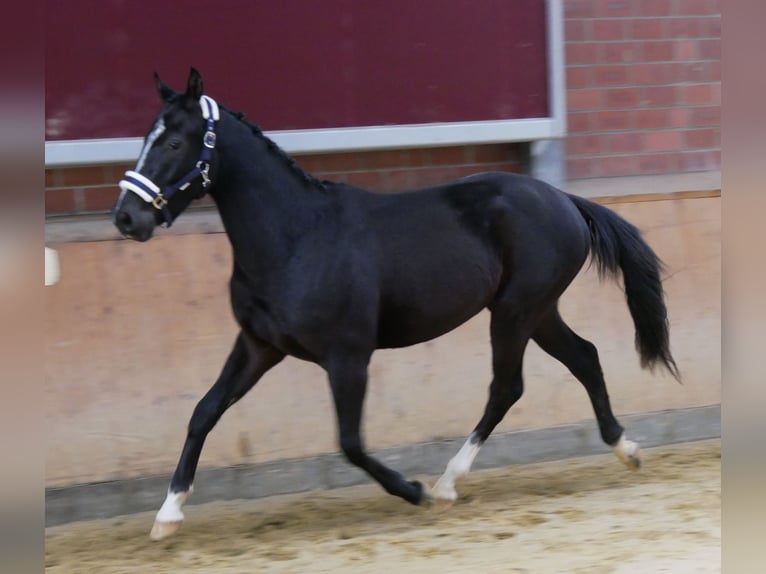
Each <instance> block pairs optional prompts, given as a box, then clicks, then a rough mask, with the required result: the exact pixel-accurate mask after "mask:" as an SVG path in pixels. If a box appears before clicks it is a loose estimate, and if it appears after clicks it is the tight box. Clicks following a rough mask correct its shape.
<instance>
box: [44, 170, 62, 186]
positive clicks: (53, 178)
mask: <svg viewBox="0 0 766 574" xmlns="http://www.w3.org/2000/svg"><path fill="white" fill-rule="evenodd" d="M60 172H61V170H58V169H46V170H45V187H60V186H61V183H60V181H61V176H60V175H59V174H60Z"/></svg>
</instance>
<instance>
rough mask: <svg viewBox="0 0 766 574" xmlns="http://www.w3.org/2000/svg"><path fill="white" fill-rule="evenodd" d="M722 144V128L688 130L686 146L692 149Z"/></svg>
mask: <svg viewBox="0 0 766 574" xmlns="http://www.w3.org/2000/svg"><path fill="white" fill-rule="evenodd" d="M720 145H721V130H720V128H702V129H696V130H689V131H687V132H686V147H687V148H692V149H707V148H714V147H719V146H720Z"/></svg>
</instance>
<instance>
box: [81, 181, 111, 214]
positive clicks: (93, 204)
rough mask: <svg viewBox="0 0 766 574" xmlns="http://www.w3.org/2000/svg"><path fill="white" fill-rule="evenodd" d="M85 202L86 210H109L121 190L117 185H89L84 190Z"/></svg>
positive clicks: (84, 207) (83, 206)
mask: <svg viewBox="0 0 766 574" xmlns="http://www.w3.org/2000/svg"><path fill="white" fill-rule="evenodd" d="M81 193H82V198H83V204H82V209H83V210H85V211H108V210H110V209H111V208H112V207H113V206H114V203H115V201H117V197H118V196H119V195H120V190H119V188H118V187H117V186H116V185H109V186H102V187H89V188H85V189H83V190H82V192H81Z"/></svg>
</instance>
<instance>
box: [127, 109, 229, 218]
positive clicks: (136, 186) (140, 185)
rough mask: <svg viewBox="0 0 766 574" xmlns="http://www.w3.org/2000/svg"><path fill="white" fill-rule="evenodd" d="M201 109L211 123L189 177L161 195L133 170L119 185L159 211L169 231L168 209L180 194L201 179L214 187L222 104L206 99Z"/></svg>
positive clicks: (156, 188) (150, 181)
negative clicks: (217, 125)
mask: <svg viewBox="0 0 766 574" xmlns="http://www.w3.org/2000/svg"><path fill="white" fill-rule="evenodd" d="M199 105H200V107H201V108H202V117H203V118H205V120H206V121H207V125H206V128H205V135H204V137H203V139H202V144H203V145H202V153H201V154H200V158H199V161H198V162H197V163H196V164H195V166H194V168H193V169H192V170H191V171H190V172H189V173H187V174H186V175H185V176H183V177H182V178H181V179H179V180H178V181H176V182H175V183H172V184H170V185H168V186H167V187H166V188H165V189H164V191H160V188H159V186H158V185H157V184H156V183H154V182H153V181H152V180H151V179H149V178H148V177H146V176H144V175H141V174H140V173H138V172H136V171H132V170H129V171H126V172H125V178H124V179H123V180H122V181H120V183H119V186H120V189H121V190H122V191H123V193H124V192H126V191H132V192H133V193H135V194H136V195H138V197H140V198H141V199H143V200H144V201H145V202H147V203H151V204H152V205H153V206H154V207H155V208H156V209H157V210H159V211H160V212H161V213H162V217H163V219H164V222H163V223H162V225H163V226H165V227H170V226H171V224H172V223H173V216H172V215H171V214H170V210H169V209H168V207H167V206H168V201H170V198H171V197H173V195H175V193H176V192H178V191H182V190H184V189H186V188H187V187H189V185H191V183H192V182H193V181H194V180H195V179H196V178H197V177H199V176H201V177H202V188H203V189H207V188H208V187H210V183H211V181H210V160H211V159H212V158H213V150H214V149H215V139H216V137H215V122H217V121H218V120H219V119H220V113H219V111H218V104H216V103H215V100H214V99H213V98H211V97H208V96H202V97H201V98H200V99H199Z"/></svg>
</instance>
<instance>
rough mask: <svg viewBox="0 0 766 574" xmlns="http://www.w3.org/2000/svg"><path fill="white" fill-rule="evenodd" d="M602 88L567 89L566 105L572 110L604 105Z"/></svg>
mask: <svg viewBox="0 0 766 574" xmlns="http://www.w3.org/2000/svg"><path fill="white" fill-rule="evenodd" d="M604 95H605V94H604V90H601V89H597V90H596V89H584V90H568V91H567V107H568V108H569V109H570V110H572V111H577V110H598V109H601V108H603V107H604Z"/></svg>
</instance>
